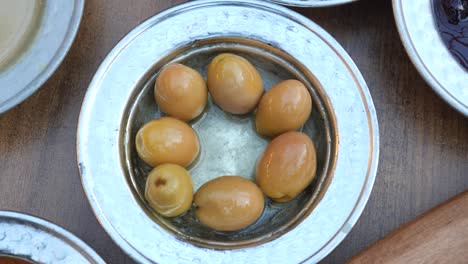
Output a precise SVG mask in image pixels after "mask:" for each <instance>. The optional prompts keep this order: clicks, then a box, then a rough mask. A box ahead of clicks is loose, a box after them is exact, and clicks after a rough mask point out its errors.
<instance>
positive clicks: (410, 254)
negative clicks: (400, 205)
mask: <svg viewBox="0 0 468 264" xmlns="http://www.w3.org/2000/svg"><path fill="white" fill-rule="evenodd" d="M349 263H352V264H358V263H405V264H407V263H411V264H414V263H450V264H456V263H460V264H466V263H468V191H465V192H463V193H462V194H460V195H458V196H456V197H454V198H452V199H450V200H449V201H447V202H445V203H443V204H441V205H439V206H437V207H435V208H434V209H432V210H431V211H429V212H427V213H425V214H423V215H421V216H419V217H418V218H416V219H415V220H413V221H412V222H410V223H408V224H406V225H404V226H402V227H400V228H399V229H397V230H396V231H394V232H393V233H391V234H390V235H388V236H387V237H385V238H384V239H382V240H380V241H378V242H377V243H375V244H374V245H372V246H370V247H369V248H367V249H366V250H364V251H363V252H361V253H360V254H359V255H357V256H355V257H353V258H352V259H351V260H350V261H349Z"/></svg>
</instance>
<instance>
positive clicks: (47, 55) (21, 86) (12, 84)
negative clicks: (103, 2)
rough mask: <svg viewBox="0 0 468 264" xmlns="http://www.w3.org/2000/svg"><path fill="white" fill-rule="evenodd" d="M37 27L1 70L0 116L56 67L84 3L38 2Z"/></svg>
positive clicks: (76, 25) (67, 46)
mask: <svg viewBox="0 0 468 264" xmlns="http://www.w3.org/2000/svg"><path fill="white" fill-rule="evenodd" d="M37 1H41V2H42V3H41V4H42V6H41V8H42V11H41V18H40V25H39V28H38V29H37V33H35V37H34V38H33V39H32V43H31V44H29V45H28V48H26V49H25V51H24V52H22V53H21V54H20V56H19V58H15V59H14V62H13V63H11V64H9V65H8V66H6V67H4V68H1V69H0V114H1V113H3V112H5V111H7V110H9V109H10V108H12V107H14V106H15V105H17V104H19V103H21V102H22V101H24V100H25V99H26V98H28V97H29V96H30V95H31V94H33V93H34V92H35V91H36V90H37V89H39V87H41V85H42V84H43V83H44V82H45V81H47V79H48V78H49V77H50V76H51V75H52V73H54V71H55V70H56V69H57V68H58V66H59V65H60V63H61V62H62V60H63V59H64V58H65V55H66V54H67V52H68V50H69V49H70V47H71V45H72V43H73V40H74V39H75V35H76V33H77V32H78V28H79V25H80V22H81V16H82V14H83V9H84V3H85V0H72V1H62V0H37Z"/></svg>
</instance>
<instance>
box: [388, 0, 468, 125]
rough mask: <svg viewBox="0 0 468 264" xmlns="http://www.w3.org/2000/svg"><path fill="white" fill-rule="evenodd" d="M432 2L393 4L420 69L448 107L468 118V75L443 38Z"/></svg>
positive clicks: (406, 44)
mask: <svg viewBox="0 0 468 264" xmlns="http://www.w3.org/2000/svg"><path fill="white" fill-rule="evenodd" d="M432 2H433V1H432V0H431V1H429V0H414V1H405V0H393V11H394V15H395V20H396V24H397V26H398V31H399V32H400V37H401V40H402V42H403V45H404V47H405V49H406V52H407V53H408V56H409V57H410V59H411V61H412V62H413V64H414V65H415V66H416V69H417V70H418V71H419V73H420V74H421V76H422V77H423V78H424V79H425V80H426V82H427V83H428V84H429V85H430V86H431V87H432V88H433V89H434V91H435V92H436V93H437V94H438V95H439V96H440V97H442V99H444V100H445V101H446V102H447V103H448V104H450V105H451V106H452V107H453V108H455V109H456V110H458V111H459V112H460V113H462V114H463V115H465V116H467V117H468V72H467V71H466V70H465V69H464V68H463V67H462V66H461V65H460V64H459V63H458V62H457V61H456V60H455V59H454V58H453V56H452V54H450V52H449V50H448V49H447V47H446V46H445V44H444V42H443V40H442V38H441V37H440V35H439V32H438V29H437V25H436V21H435V15H434V12H433V9H432Z"/></svg>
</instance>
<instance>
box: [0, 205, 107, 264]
mask: <svg viewBox="0 0 468 264" xmlns="http://www.w3.org/2000/svg"><path fill="white" fill-rule="evenodd" d="M0 224H1V225H2V229H0V238H2V239H0V241H1V240H5V239H8V238H5V237H2V236H5V235H6V234H7V233H9V232H14V233H15V234H17V235H18V236H24V235H25V234H28V236H30V237H31V239H33V240H35V242H39V241H40V242H41V243H44V244H43V249H42V250H40V249H39V248H38V247H37V246H35V245H34V244H30V245H28V244H25V243H23V242H22V241H21V240H10V241H7V242H5V243H1V242H0V255H7V256H13V257H14V256H18V257H20V258H24V259H26V260H29V261H33V262H43V261H50V260H51V259H53V258H55V257H56V256H57V254H59V252H60V251H61V250H63V249H65V248H68V249H71V250H70V251H68V253H70V254H73V255H74V256H75V257H79V258H80V259H86V260H87V261H89V263H91V264H104V263H105V262H104V260H102V259H101V257H99V255H98V254H97V253H96V252H95V251H94V250H93V249H92V248H90V247H89V246H88V245H86V243H84V242H83V241H81V240H80V239H79V238H77V237H76V236H75V235H73V234H72V233H70V232H68V231H67V230H65V229H63V228H62V227H59V226H58V225H56V224H53V223H51V222H48V221H46V220H44V219H41V218H39V217H36V216H31V215H27V214H23V213H18V212H13V211H0ZM22 232H24V233H22ZM52 240H53V243H50V244H47V241H50V242H52ZM72 257H73V256H72ZM54 263H69V262H67V260H66V256H65V259H62V260H57V261H56V262H52V263H51V264H54Z"/></svg>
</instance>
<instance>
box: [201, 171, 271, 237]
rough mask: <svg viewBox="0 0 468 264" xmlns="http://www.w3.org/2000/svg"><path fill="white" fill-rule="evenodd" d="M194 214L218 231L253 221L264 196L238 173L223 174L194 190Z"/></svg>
mask: <svg viewBox="0 0 468 264" xmlns="http://www.w3.org/2000/svg"><path fill="white" fill-rule="evenodd" d="M194 203H195V206H196V211H195V215H196V216H197V218H198V219H199V220H200V222H201V223H202V224H204V225H205V226H208V227H210V228H212V229H215V230H219V231H235V230H239V229H242V228H244V227H247V226H249V225H251V224H253V223H254V222H255V221H256V220H257V219H258V218H259V217H260V215H261V214H262V212H263V208H264V198H263V194H262V191H261V190H260V189H259V188H258V187H257V185H255V183H253V182H251V181H249V180H247V179H244V178H242V177H239V176H223V177H219V178H216V179H214V180H211V181H209V182H207V183H205V184H204V185H203V186H202V187H200V189H198V191H197V192H196V193H195V199H194Z"/></svg>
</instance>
